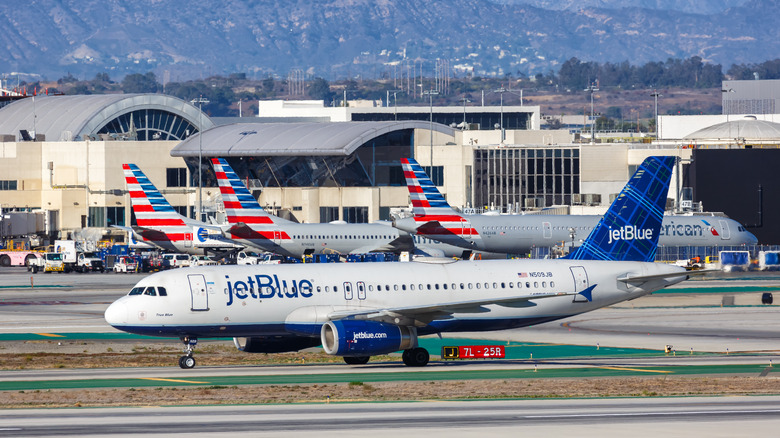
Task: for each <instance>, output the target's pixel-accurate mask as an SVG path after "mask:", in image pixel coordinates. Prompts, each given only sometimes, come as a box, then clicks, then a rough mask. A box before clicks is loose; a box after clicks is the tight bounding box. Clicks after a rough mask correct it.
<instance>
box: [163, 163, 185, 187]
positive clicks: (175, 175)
mask: <svg viewBox="0 0 780 438" xmlns="http://www.w3.org/2000/svg"><path fill="white" fill-rule="evenodd" d="M165 174H166V181H167V185H168V187H187V168H186V167H172V168H168V169H165Z"/></svg>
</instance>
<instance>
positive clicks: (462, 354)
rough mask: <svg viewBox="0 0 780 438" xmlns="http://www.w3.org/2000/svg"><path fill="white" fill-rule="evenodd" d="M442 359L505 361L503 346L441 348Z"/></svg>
mask: <svg viewBox="0 0 780 438" xmlns="http://www.w3.org/2000/svg"><path fill="white" fill-rule="evenodd" d="M441 357H442V359H445V360H446V359H503V358H504V346H503V345H461V346H459V347H441Z"/></svg>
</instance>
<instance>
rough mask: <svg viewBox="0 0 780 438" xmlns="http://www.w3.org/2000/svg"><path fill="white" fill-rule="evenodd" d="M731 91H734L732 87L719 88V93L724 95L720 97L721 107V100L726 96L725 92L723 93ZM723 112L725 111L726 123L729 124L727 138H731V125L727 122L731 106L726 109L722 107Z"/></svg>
mask: <svg viewBox="0 0 780 438" xmlns="http://www.w3.org/2000/svg"><path fill="white" fill-rule="evenodd" d="M733 92H734V89H733V88H729V89H725V90H724V89H721V90H720V95H721V96H723V97H724V98H722V99H721V107H722V106H723V102H724V101H725V96H728V95H727V94H724V93H733ZM723 112H724V113H726V124H727V125H728V126H729V138H731V125H730V124H729V114H730V113H731V108H730V107H729V108H728V109H727V108H723Z"/></svg>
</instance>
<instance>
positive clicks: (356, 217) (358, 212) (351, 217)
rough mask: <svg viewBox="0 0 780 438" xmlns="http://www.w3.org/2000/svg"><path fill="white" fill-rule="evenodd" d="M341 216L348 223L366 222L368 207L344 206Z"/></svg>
mask: <svg viewBox="0 0 780 438" xmlns="http://www.w3.org/2000/svg"><path fill="white" fill-rule="evenodd" d="M342 218H343V220H344V222H347V223H350V224H367V223H368V207H344V209H343V210H342Z"/></svg>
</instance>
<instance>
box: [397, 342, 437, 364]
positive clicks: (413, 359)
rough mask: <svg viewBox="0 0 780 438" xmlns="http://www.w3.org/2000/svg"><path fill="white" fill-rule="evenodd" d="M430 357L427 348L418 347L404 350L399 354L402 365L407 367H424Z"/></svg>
mask: <svg viewBox="0 0 780 438" xmlns="http://www.w3.org/2000/svg"><path fill="white" fill-rule="evenodd" d="M430 358H431V356H430V355H429V354H428V350H426V349H424V348H420V347H417V348H410V349H408V350H404V352H403V354H402V355H401V359H403V361H404V365H406V366H408V367H424V366H425V365H428V360H429V359H430Z"/></svg>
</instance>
